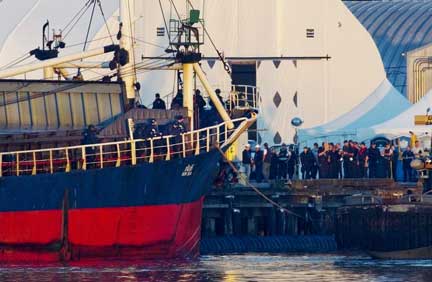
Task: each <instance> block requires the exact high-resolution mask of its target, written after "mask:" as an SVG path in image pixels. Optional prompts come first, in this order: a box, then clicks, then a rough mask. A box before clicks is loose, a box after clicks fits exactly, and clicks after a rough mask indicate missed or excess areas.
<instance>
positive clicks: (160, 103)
mask: <svg viewBox="0 0 432 282" xmlns="http://www.w3.org/2000/svg"><path fill="white" fill-rule="evenodd" d="M153 109H154V110H166V105H165V101H164V100H162V99H161V97H160V94H159V93H156V95H155V100H154V101H153Z"/></svg>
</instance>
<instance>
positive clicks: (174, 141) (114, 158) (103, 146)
mask: <svg viewBox="0 0 432 282" xmlns="http://www.w3.org/2000/svg"><path fill="white" fill-rule="evenodd" d="M246 120H247V119H246V118H239V119H235V120H233V121H234V124H235V125H236V126H235V127H234V128H233V129H229V128H228V123H227V122H222V123H220V124H217V125H214V126H211V127H206V128H202V129H198V130H194V131H190V132H186V133H183V134H180V135H167V136H160V137H156V138H150V139H135V140H125V141H118V142H108V143H99V144H90V145H79V146H70V147H62V148H46V149H37V150H26V151H16V152H4V153H0V177H4V176H22V175H36V174H43V173H45V174H53V173H57V172H66V173H68V172H71V171H77V170H88V169H103V168H107V167H120V166H125V165H136V164H139V163H144V162H147V163H153V162H157V161H169V160H172V159H178V158H186V157H190V156H197V155H200V154H201V153H203V152H209V151H210V150H212V148H214V147H215V146H223V144H224V143H225V142H226V141H227V140H229V138H230V136H231V134H232V133H233V132H234V131H235V130H236V127H237V126H238V125H239V124H241V123H242V122H244V121H246Z"/></svg>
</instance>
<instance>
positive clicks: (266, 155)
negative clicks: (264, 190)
mask: <svg viewBox="0 0 432 282" xmlns="http://www.w3.org/2000/svg"><path fill="white" fill-rule="evenodd" d="M263 161H264V165H263V175H264V179H265V180H266V181H268V180H269V178H270V165H271V151H270V148H269V145H268V143H264V151H263Z"/></svg>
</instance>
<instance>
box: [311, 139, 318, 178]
mask: <svg viewBox="0 0 432 282" xmlns="http://www.w3.org/2000/svg"><path fill="white" fill-rule="evenodd" d="M311 151H312V154H313V155H314V157H315V165H314V166H313V168H312V171H311V177H312V179H316V178H317V175H318V170H319V163H318V151H319V147H318V143H314V145H313V148H312V150H311Z"/></svg>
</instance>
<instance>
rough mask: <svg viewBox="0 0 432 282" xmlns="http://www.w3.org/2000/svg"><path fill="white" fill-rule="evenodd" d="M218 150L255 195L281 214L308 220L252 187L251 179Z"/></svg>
mask: <svg viewBox="0 0 432 282" xmlns="http://www.w3.org/2000/svg"><path fill="white" fill-rule="evenodd" d="M216 149H217V150H218V151H219V153H220V154H221V155H222V157H223V158H224V160H225V161H226V162H227V163H228V165H229V166H230V167H231V169H232V170H233V171H234V172H235V173H237V175H239V176H240V177H243V180H244V181H245V182H246V184H247V186H248V187H250V188H252V190H254V191H255V193H257V194H258V195H259V196H261V197H262V198H263V199H264V200H265V201H267V202H268V203H270V204H272V205H273V206H275V207H277V208H278V209H279V210H280V211H281V212H285V213H288V214H291V215H293V216H296V217H298V218H301V219H304V220H306V218H305V217H304V216H302V215H299V214H298V213H295V212H293V211H290V210H288V209H286V208H284V207H282V206H281V205H279V204H278V203H276V202H275V201H273V200H272V199H270V198H269V197H267V196H266V195H265V194H264V193H263V192H261V190H259V189H258V188H256V187H255V186H254V185H252V184H251V183H250V182H249V179H247V178H246V177H244V175H242V174H240V173H239V171H238V169H237V168H236V167H235V165H234V164H233V163H232V162H231V161H230V160H228V159H227V157H226V156H225V154H224V152H223V151H222V150H221V149H220V147H219V146H216Z"/></svg>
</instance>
